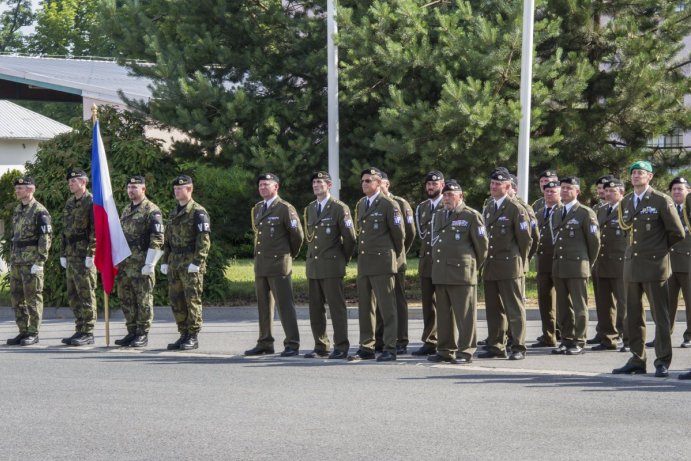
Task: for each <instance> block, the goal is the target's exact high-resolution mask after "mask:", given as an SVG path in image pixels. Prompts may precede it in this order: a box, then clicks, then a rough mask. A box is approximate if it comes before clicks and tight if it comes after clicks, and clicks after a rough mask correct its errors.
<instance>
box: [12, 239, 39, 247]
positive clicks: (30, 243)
mask: <svg viewBox="0 0 691 461" xmlns="http://www.w3.org/2000/svg"><path fill="white" fill-rule="evenodd" d="M12 246H13V247H15V248H26V247H35V246H38V239H36V240H24V241H17V242H12Z"/></svg>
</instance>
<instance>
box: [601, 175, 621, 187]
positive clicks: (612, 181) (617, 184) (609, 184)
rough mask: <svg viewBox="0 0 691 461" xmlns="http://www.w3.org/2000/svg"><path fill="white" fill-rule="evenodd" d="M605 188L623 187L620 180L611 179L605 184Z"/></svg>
mask: <svg viewBox="0 0 691 461" xmlns="http://www.w3.org/2000/svg"><path fill="white" fill-rule="evenodd" d="M605 187H624V182H623V181H622V180H621V179H617V178H614V177H612V178H610V179H609V181H607V183H605Z"/></svg>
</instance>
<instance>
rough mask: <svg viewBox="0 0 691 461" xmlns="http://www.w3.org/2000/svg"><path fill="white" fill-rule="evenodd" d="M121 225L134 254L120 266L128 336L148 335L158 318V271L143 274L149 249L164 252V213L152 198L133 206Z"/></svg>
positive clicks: (119, 285) (120, 295)
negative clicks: (156, 277) (156, 290)
mask: <svg viewBox="0 0 691 461" xmlns="http://www.w3.org/2000/svg"><path fill="white" fill-rule="evenodd" d="M120 224H121V225H122V230H123V232H124V234H125V238H126V239H127V244H128V245H129V247H130V250H131V251H132V255H131V256H130V257H129V258H127V259H125V260H124V261H123V262H121V263H120V264H119V265H118V275H117V280H116V283H117V290H118V298H120V302H121V304H122V311H123V313H124V314H125V324H126V326H127V332H128V333H132V334H135V333H139V334H146V333H148V332H149V329H150V328H151V322H152V321H153V319H154V311H153V304H154V284H155V283H156V279H155V275H154V271H153V270H152V271H151V274H148V275H144V274H142V267H143V266H144V265H145V263H146V254H147V251H148V250H149V249H152V250H163V218H162V216H161V210H160V209H159V208H158V207H157V206H156V205H155V204H154V203H153V202H151V201H149V200H148V199H144V200H143V201H142V202H141V203H140V204H138V205H135V204H133V203H130V204H129V205H128V206H127V207H125V209H124V210H122V214H121V215H120Z"/></svg>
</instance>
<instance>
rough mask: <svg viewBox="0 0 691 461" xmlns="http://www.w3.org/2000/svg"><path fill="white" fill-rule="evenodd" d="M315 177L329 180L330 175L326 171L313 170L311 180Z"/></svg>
mask: <svg viewBox="0 0 691 461" xmlns="http://www.w3.org/2000/svg"><path fill="white" fill-rule="evenodd" d="M315 179H323V180H324V181H331V175H330V174H329V173H327V172H326V171H315V172H314V173H312V181H314V180H315Z"/></svg>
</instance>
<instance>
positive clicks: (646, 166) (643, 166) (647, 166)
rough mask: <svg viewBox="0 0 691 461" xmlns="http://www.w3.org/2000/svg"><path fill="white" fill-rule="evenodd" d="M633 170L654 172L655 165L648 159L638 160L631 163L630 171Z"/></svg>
mask: <svg viewBox="0 0 691 461" xmlns="http://www.w3.org/2000/svg"><path fill="white" fill-rule="evenodd" d="M633 170H645V171H648V172H650V173H652V172H653V165H652V163H650V162H649V161H647V160H638V161H636V162H633V163H632V164H631V166H630V167H629V173H631V172H632V171H633Z"/></svg>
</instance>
